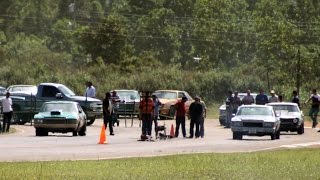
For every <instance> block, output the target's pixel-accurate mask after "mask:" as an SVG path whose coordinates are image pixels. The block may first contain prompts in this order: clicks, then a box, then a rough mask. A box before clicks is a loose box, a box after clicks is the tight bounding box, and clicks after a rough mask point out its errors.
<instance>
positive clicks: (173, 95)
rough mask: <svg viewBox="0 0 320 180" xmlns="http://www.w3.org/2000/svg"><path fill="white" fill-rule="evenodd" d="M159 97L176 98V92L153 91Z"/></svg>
mask: <svg viewBox="0 0 320 180" xmlns="http://www.w3.org/2000/svg"><path fill="white" fill-rule="evenodd" d="M155 94H156V95H157V97H158V98H159V99H177V98H178V97H177V93H176V92H167V91H157V92H156V93H155Z"/></svg>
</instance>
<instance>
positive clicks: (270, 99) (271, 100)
mask: <svg viewBox="0 0 320 180" xmlns="http://www.w3.org/2000/svg"><path fill="white" fill-rule="evenodd" d="M270 94H271V97H270V98H269V103H272V102H279V99H278V97H277V96H276V92H275V91H274V90H271V91H270Z"/></svg>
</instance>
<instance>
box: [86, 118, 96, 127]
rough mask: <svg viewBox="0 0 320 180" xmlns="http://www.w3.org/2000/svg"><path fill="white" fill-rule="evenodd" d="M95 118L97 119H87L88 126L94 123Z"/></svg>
mask: <svg viewBox="0 0 320 180" xmlns="http://www.w3.org/2000/svg"><path fill="white" fill-rule="evenodd" d="M95 120H96V119H95V118H91V119H89V120H88V121H87V126H90V125H92V124H93V123H94V121H95Z"/></svg>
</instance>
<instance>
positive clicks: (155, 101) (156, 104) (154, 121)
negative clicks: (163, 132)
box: [151, 94, 162, 138]
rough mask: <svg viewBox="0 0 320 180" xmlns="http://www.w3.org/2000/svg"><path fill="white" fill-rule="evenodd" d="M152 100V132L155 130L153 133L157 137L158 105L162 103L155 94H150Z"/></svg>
mask: <svg viewBox="0 0 320 180" xmlns="http://www.w3.org/2000/svg"><path fill="white" fill-rule="evenodd" d="M152 100H153V103H154V112H153V123H154V132H155V135H156V138H157V137H158V131H157V128H158V118H159V109H160V106H161V105H162V103H161V102H160V101H159V99H158V97H157V96H156V95H155V94H154V95H152ZM151 126H152V125H151ZM151 129H152V128H151Z"/></svg>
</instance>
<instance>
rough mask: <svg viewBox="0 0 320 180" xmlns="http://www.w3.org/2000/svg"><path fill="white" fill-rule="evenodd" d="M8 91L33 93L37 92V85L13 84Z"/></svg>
mask: <svg viewBox="0 0 320 180" xmlns="http://www.w3.org/2000/svg"><path fill="white" fill-rule="evenodd" d="M8 91H9V92H10V93H16V92H30V93H32V94H37V91H38V89H37V86H13V87H9V88H8Z"/></svg>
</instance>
